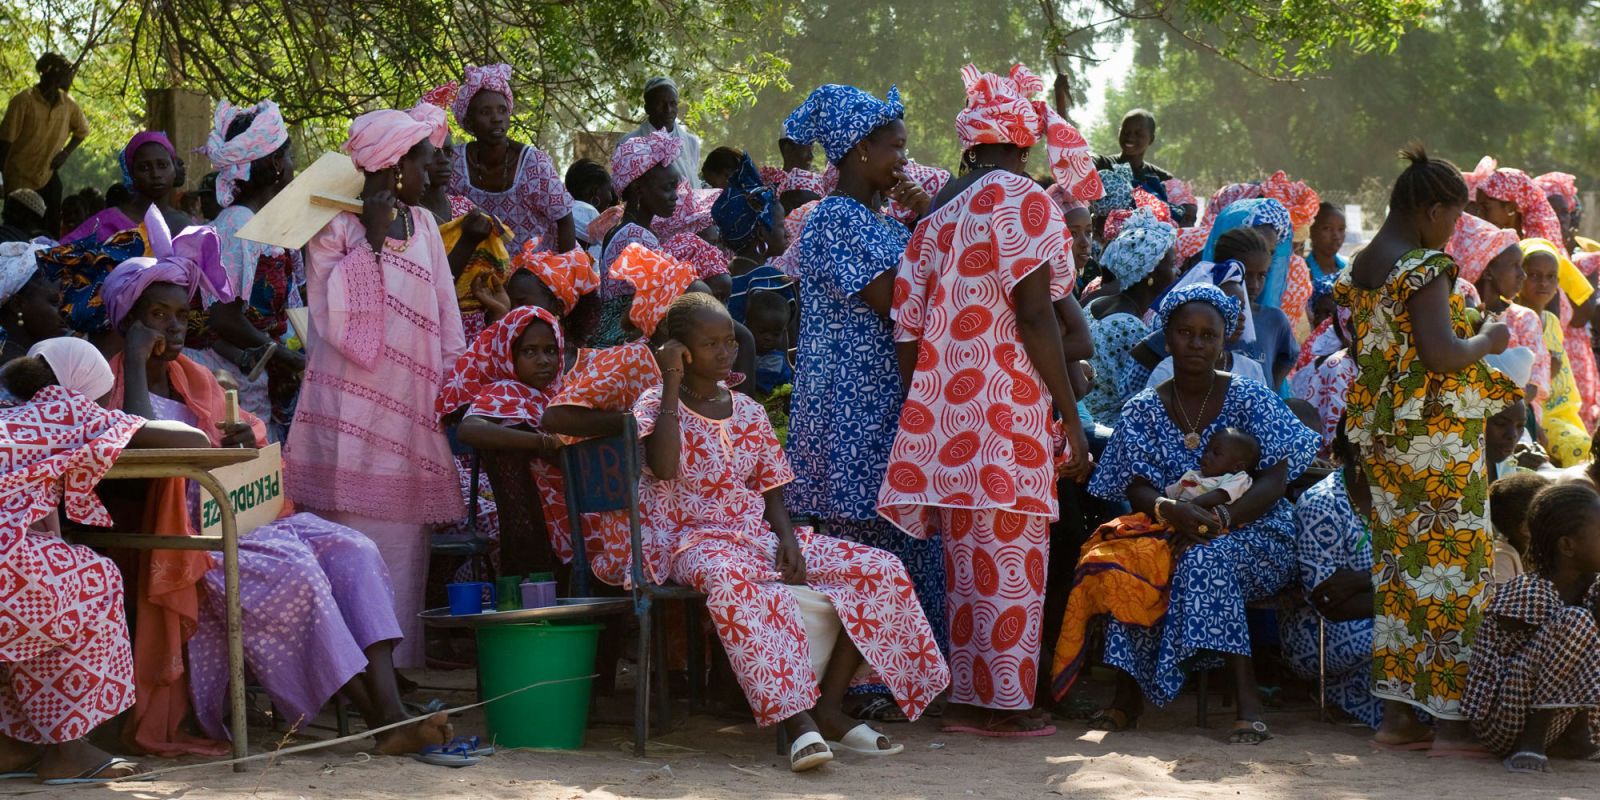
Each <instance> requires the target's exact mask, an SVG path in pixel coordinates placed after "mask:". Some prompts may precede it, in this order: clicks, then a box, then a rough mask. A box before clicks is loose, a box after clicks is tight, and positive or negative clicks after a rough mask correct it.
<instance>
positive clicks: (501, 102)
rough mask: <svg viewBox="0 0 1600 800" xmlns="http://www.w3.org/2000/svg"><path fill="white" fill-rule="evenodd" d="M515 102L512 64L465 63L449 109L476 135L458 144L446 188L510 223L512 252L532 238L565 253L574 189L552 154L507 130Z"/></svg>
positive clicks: (574, 241)
mask: <svg viewBox="0 0 1600 800" xmlns="http://www.w3.org/2000/svg"><path fill="white" fill-rule="evenodd" d="M514 107H515V105H514V102H513V98H512V96H511V65H510V64H491V65H490V66H487V67H467V74H466V77H465V78H463V79H462V81H461V90H460V91H459V92H457V93H456V99H455V102H454V103H452V104H451V110H452V111H454V112H455V115H456V122H457V123H458V124H459V125H460V126H461V127H462V129H464V130H466V132H467V133H470V134H472V136H473V139H474V141H472V142H470V143H468V144H467V146H466V147H463V148H461V150H460V155H459V156H458V157H457V159H456V166H455V175H454V177H453V178H452V179H451V184H450V190H451V191H452V192H455V193H456V194H460V195H465V196H466V198H467V199H468V200H471V201H472V202H473V203H474V204H475V205H477V206H478V208H480V209H482V210H483V211H484V212H485V213H487V214H489V215H491V216H493V217H495V218H497V219H500V220H503V221H504V222H505V223H506V224H507V225H509V226H510V227H511V230H512V232H513V233H514V234H516V239H515V241H513V242H512V243H511V250H512V251H513V252H516V251H518V250H521V249H522V243H523V242H528V241H532V242H534V243H535V245H534V246H535V247H537V248H538V249H540V250H554V251H556V252H558V253H565V252H567V251H568V250H571V249H572V248H574V247H577V246H578V238H577V234H576V232H575V231H574V230H573V227H572V195H570V194H568V193H567V187H566V184H564V183H562V181H561V173H559V172H557V171H556V167H555V164H554V163H552V162H551V161H550V156H548V155H545V152H544V151H543V150H540V149H539V148H537V147H534V146H533V145H531V144H523V143H522V142H517V141H513V140H512V139H511V138H510V137H509V136H508V135H507V134H508V131H509V129H510V126H511V111H512V109H513V108H514Z"/></svg>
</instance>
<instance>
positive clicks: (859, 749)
mask: <svg viewBox="0 0 1600 800" xmlns="http://www.w3.org/2000/svg"><path fill="white" fill-rule="evenodd" d="M880 739H881V740H883V741H885V742H887V741H889V737H887V736H884V735H883V734H882V733H879V732H878V731H875V730H873V729H872V726H871V725H868V724H867V723H865V722H863V723H861V724H860V725H857V726H855V727H854V728H851V729H850V731H849V732H848V733H846V734H845V735H844V736H843V737H841V738H840V739H839V741H837V742H828V747H829V748H830V749H832V750H843V751H845V752H847V753H854V754H856V755H858V756H869V757H872V758H878V757H880V756H896V755H899V754H901V753H903V752H905V749H906V746H905V745H903V744H894V743H892V742H891V743H890V744H889V746H888V747H879V746H878V743H879V740H880Z"/></svg>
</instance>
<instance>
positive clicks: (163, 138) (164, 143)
mask: <svg viewBox="0 0 1600 800" xmlns="http://www.w3.org/2000/svg"><path fill="white" fill-rule="evenodd" d="M151 143H154V144H159V145H161V147H162V149H164V150H166V151H167V155H169V156H171V157H172V160H173V161H177V160H178V151H177V150H176V149H175V148H174V147H173V146H172V140H171V139H168V138H167V135H166V134H165V133H162V132H161V131H140V132H138V133H136V134H134V135H133V138H132V139H129V140H128V146H127V147H124V148H122V153H121V154H120V155H119V156H118V157H117V164H118V165H119V166H121V167H122V185H123V186H126V187H127V188H129V189H132V188H133V154H134V153H137V152H139V148H141V147H144V146H145V145H147V144H151Z"/></svg>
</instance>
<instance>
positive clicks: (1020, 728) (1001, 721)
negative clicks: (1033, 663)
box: [939, 711, 1056, 739]
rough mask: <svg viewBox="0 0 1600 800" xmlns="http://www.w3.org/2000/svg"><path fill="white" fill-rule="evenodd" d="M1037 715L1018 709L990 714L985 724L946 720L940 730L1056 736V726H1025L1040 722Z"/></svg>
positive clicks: (1015, 736)
mask: <svg viewBox="0 0 1600 800" xmlns="http://www.w3.org/2000/svg"><path fill="white" fill-rule="evenodd" d="M1038 722H1039V720H1038V718H1036V717H1033V716H1031V715H1030V714H1029V713H1028V712H1026V711H1017V712H1013V713H1010V714H1003V715H1001V716H999V717H996V716H994V715H990V716H989V721H988V722H986V723H984V724H983V725H969V724H967V723H964V722H955V723H951V722H946V723H945V724H944V727H942V728H940V729H939V730H941V731H943V732H944V733H970V734H972V735H974V736H986V737H989V738H991V739H1022V738H1028V737H1034V736H1054V735H1055V732H1056V726H1054V725H1049V724H1046V725H1042V726H1039V727H1036V728H1028V727H1024V725H1026V724H1028V723H1038ZM1008 725H1010V726H1016V729H1015V730H1002V728H1005V727H1006V726H1008Z"/></svg>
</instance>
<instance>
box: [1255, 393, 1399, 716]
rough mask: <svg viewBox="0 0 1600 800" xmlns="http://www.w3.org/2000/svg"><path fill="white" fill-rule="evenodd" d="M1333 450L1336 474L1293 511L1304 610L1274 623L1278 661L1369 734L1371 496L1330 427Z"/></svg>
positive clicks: (1379, 712)
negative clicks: (1321, 686) (1319, 682)
mask: <svg viewBox="0 0 1600 800" xmlns="http://www.w3.org/2000/svg"><path fill="white" fill-rule="evenodd" d="M1333 450H1334V455H1335V457H1337V458H1338V459H1339V465H1340V469H1339V471H1338V472H1334V473H1332V474H1330V475H1329V476H1328V477H1326V478H1323V479H1322V480H1321V481H1318V482H1317V483H1316V484H1315V485H1313V486H1312V487H1311V488H1310V489H1307V490H1306V491H1305V493H1304V494H1302V495H1300V499H1299V501H1298V502H1297V503H1296V504H1295V508H1294V522H1295V528H1296V529H1297V531H1298V533H1297V535H1296V536H1297V538H1296V542H1295V555H1296V559H1297V561H1298V562H1299V573H1300V588H1301V589H1302V590H1303V591H1304V592H1305V595H1306V601H1307V602H1308V603H1309V604H1310V605H1300V606H1296V607H1295V608H1294V609H1293V610H1292V611H1290V612H1288V613H1287V614H1284V615H1283V616H1282V617H1280V618H1279V627H1278V630H1279V633H1280V636H1281V638H1282V640H1283V655H1284V657H1285V658H1286V659H1287V660H1288V662H1289V666H1290V667H1291V668H1292V669H1293V670H1294V671H1295V674H1297V675H1299V676H1300V677H1301V678H1304V679H1306V680H1316V679H1317V676H1318V674H1319V673H1320V674H1324V675H1326V676H1327V678H1326V680H1327V683H1326V686H1327V688H1326V690H1325V691H1326V692H1327V699H1329V700H1331V701H1332V702H1333V703H1335V704H1337V705H1338V706H1339V708H1341V709H1343V710H1344V712H1345V713H1346V714H1349V715H1350V716H1352V717H1354V718H1355V719H1358V720H1360V721H1361V722H1363V723H1365V724H1367V725H1368V726H1370V727H1373V728H1376V727H1378V723H1379V722H1381V721H1382V720H1383V702H1382V701H1381V700H1379V699H1378V698H1376V697H1373V696H1372V691H1371V678H1372V609H1373V606H1372V603H1373V599H1372V534H1371V532H1369V531H1368V530H1367V513H1368V512H1369V511H1370V510H1371V508H1372V492H1371V490H1370V489H1369V488H1368V487H1367V474H1366V472H1365V471H1364V470H1362V469H1361V454H1360V452H1359V451H1357V450H1356V449H1355V448H1354V447H1352V446H1351V444H1350V440H1349V439H1348V438H1346V437H1345V435H1344V426H1343V425H1338V426H1336V433H1335V434H1334V443H1333ZM1357 512H1360V513H1357ZM1319 619H1320V620H1322V621H1323V622H1322V624H1321V625H1320V626H1319V625H1318V621H1319ZM1323 637H1325V638H1323ZM1319 641H1320V642H1322V644H1321V645H1320V646H1319Z"/></svg>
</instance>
